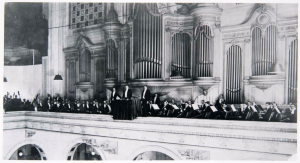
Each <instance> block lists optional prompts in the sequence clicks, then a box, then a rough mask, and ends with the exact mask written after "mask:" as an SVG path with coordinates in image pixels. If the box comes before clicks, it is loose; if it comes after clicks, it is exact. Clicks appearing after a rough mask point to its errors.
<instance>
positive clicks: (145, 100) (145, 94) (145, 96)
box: [141, 85, 151, 117]
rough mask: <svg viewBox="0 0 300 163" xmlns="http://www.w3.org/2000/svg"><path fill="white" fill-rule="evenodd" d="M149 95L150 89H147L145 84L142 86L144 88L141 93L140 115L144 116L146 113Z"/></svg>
mask: <svg viewBox="0 0 300 163" xmlns="http://www.w3.org/2000/svg"><path fill="white" fill-rule="evenodd" d="M150 96H151V93H150V90H148V88H147V86H146V85H145V86H144V90H143V92H142V94H141V105H142V110H141V111H142V113H141V114H142V116H143V117H145V116H147V114H148V112H149V111H148V108H149V107H147V105H148V104H149V100H150Z"/></svg>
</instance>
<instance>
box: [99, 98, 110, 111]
mask: <svg viewBox="0 0 300 163" xmlns="http://www.w3.org/2000/svg"><path fill="white" fill-rule="evenodd" d="M101 110H102V114H110V113H111V107H110V105H108V104H107V101H105V100H104V101H103V106H102V109H101Z"/></svg>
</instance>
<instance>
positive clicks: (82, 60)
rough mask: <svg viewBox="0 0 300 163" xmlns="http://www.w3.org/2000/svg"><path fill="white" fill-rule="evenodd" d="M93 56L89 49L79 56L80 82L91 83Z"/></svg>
mask: <svg viewBox="0 0 300 163" xmlns="http://www.w3.org/2000/svg"><path fill="white" fill-rule="evenodd" d="M91 56H92V53H91V51H90V50H89V49H87V48H84V49H83V50H82V51H81V52H80V56H79V79H80V82H90V81H91Z"/></svg>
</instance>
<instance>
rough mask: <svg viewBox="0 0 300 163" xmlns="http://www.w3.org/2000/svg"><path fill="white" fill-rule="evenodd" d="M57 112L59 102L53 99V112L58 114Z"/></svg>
mask: <svg viewBox="0 0 300 163" xmlns="http://www.w3.org/2000/svg"><path fill="white" fill-rule="evenodd" d="M56 111H57V101H56V99H53V105H52V107H51V112H56Z"/></svg>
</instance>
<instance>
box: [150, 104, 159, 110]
mask: <svg viewBox="0 0 300 163" xmlns="http://www.w3.org/2000/svg"><path fill="white" fill-rule="evenodd" d="M151 107H153V109H154V110H159V107H158V105H157V104H151Z"/></svg>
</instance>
